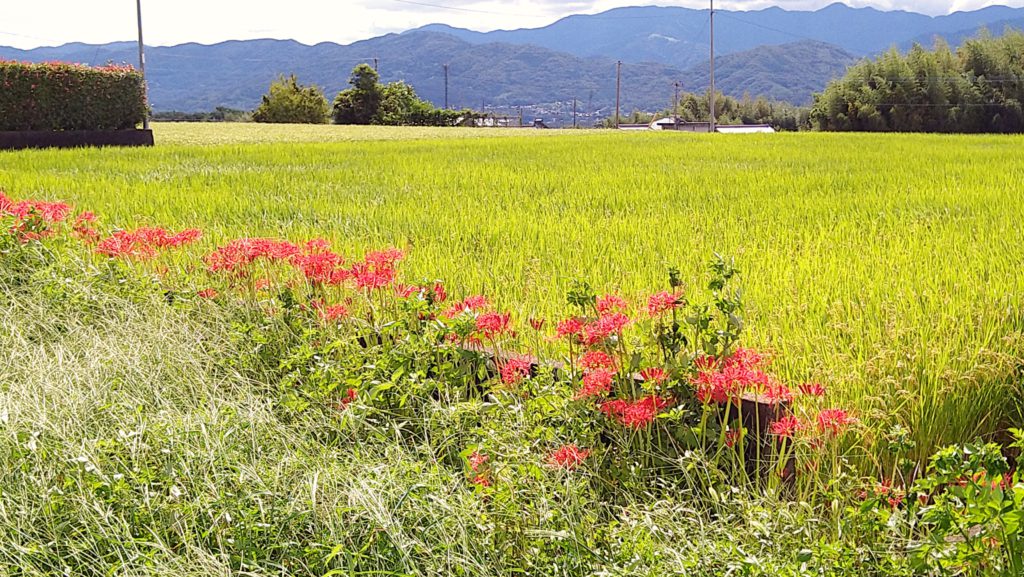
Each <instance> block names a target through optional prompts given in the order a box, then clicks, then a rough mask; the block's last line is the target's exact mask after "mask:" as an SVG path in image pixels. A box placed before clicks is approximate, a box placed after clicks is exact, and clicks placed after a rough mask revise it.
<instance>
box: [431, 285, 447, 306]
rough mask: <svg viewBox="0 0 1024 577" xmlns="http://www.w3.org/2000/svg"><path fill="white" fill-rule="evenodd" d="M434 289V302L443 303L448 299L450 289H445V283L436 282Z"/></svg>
mask: <svg viewBox="0 0 1024 577" xmlns="http://www.w3.org/2000/svg"><path fill="white" fill-rule="evenodd" d="M433 290H434V294H433V302H435V303H443V302H444V301H446V300H448V291H446V290H445V288H444V285H443V284H441V283H439V282H436V283H434V287H433Z"/></svg>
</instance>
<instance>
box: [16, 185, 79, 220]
mask: <svg viewBox="0 0 1024 577" xmlns="http://www.w3.org/2000/svg"><path fill="white" fill-rule="evenodd" d="M0 214H7V215H11V216H13V217H15V218H17V219H19V220H25V219H26V218H28V217H29V216H31V215H32V214H36V215H39V217H40V218H42V219H43V220H44V221H46V222H48V223H57V222H63V221H64V219H66V218H67V217H68V215H69V214H71V205H69V204H67V203H64V202H47V201H45V200H22V201H19V202H14V201H13V200H11V199H10V198H8V197H7V195H5V194H4V193H3V192H2V191H0Z"/></svg>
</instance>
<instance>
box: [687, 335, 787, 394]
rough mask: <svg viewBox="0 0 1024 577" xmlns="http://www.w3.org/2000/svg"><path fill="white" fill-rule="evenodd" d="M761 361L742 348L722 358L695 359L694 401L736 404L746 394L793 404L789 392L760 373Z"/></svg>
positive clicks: (754, 353)
mask: <svg viewBox="0 0 1024 577" xmlns="http://www.w3.org/2000/svg"><path fill="white" fill-rule="evenodd" d="M764 362H765V359H764V358H763V357H762V356H761V355H760V354H758V353H756V352H754V351H751V350H749V349H742V348H741V349H736V351H735V352H734V353H733V354H732V355H730V356H728V357H726V358H724V359H714V358H712V357H704V358H702V359H698V361H697V363H696V364H697V367H698V369H699V372H698V373H697V377H696V378H695V379H694V380H693V386H694V390H695V391H696V394H697V398H698V399H699V400H700V402H702V403H704V404H705V405H707V404H712V403H714V404H718V405H724V404H727V403H738V402H739V401H740V400H741V399H742V398H743V397H744V396H747V395H753V396H755V397H756V398H760V399H764V400H766V401H767V402H769V403H771V404H781V403H787V402H789V401H792V400H793V393H792V391H790V390H789V388H788V387H786V385H784V384H782V383H780V382H778V381H777V380H775V379H774V378H773V377H771V376H769V375H768V373H766V372H765V371H764V370H763V368H762V366H763V363H764Z"/></svg>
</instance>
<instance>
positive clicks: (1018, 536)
mask: <svg viewBox="0 0 1024 577" xmlns="http://www.w3.org/2000/svg"><path fill="white" fill-rule="evenodd" d="M0 224H2V225H3V228H2V229H0V230H2V231H3V232H0V254H2V256H3V258H0V328H2V329H3V330H0V350H3V351H4V352H5V354H7V355H8V356H7V357H5V361H6V362H5V363H4V365H3V367H2V368H0V370H2V371H3V372H2V374H3V376H4V379H3V384H2V386H0V465H2V466H0V489H2V490H0V564H2V566H4V567H5V568H8V571H7V572H8V573H10V574H11V575H14V576H18V577H21V576H29V575H62V574H72V575H83V576H88V577H92V576H96V577H99V576H106V575H111V574H116V573H120V572H123V573H128V574H133V575H134V574H139V575H174V576H178V575H181V576H184V575H188V576H192V575H195V576H197V577H198V576H199V575H210V574H243V573H244V574H260V575H269V574H274V575H363V574H396V573H397V574H401V575H408V576H416V577H419V576H423V577H426V576H432V575H515V574H524V575H538V576H548V575H550V576H559V577H584V576H590V575H595V574H603V575H699V576H705V575H706V576H709V577H710V576H717V575H726V574H727V575H744V576H751V577H754V576H764V577H768V576H776V575H782V576H786V577H803V576H807V577H810V576H812V575H836V576H843V577H847V576H848V577H854V576H858V577H859V576H872V577H883V576H884V577H910V576H921V577H940V576H946V575H963V576H965V577H967V576H970V577H1003V576H1007V577H1008V576H1016V575H1019V574H1020V573H1021V570H1022V568H1024V567H1022V562H1024V549H1022V547H1024V540H1022V532H1021V523H1020V521H1021V519H1022V515H1024V480H1022V479H1021V475H1020V473H1014V474H1012V475H1010V476H1009V477H1007V476H1006V474H1007V473H1008V472H1009V470H1010V467H1009V463H1008V462H1007V460H1006V458H1005V457H1004V456H1003V455H1002V454H1001V452H1000V447H998V446H996V445H993V444H991V443H983V442H975V443H969V444H962V445H954V446H950V447H945V448H941V449H939V450H938V451H937V452H936V454H935V455H934V456H933V457H932V459H931V464H930V466H929V468H928V470H927V472H926V473H925V474H924V475H922V476H921V478H920V479H918V480H917V481H916V482H914V483H913V484H912V485H911V486H910V487H906V486H903V485H901V484H899V483H900V482H899V481H897V480H896V479H886V480H884V482H883V483H879V482H878V481H877V480H872V479H862V478H857V477H855V476H853V475H851V471H850V469H849V468H848V467H845V466H840V467H839V468H838V469H835V470H831V471H830V472H829V475H828V477H827V483H824V484H822V485H820V486H818V487H817V488H816V489H815V491H814V492H813V493H810V494H808V495H806V496H805V497H806V498H799V499H791V498H789V493H788V489H787V488H785V487H783V488H781V489H780V490H778V491H768V492H767V493H766V494H761V493H760V492H758V491H751V490H750V489H751V487H750V485H748V484H746V483H743V482H741V481H740V480H739V479H737V477H736V476H735V475H733V474H729V473H730V471H729V468H728V467H729V461H727V460H724V459H722V460H718V459H715V458H713V457H712V455H710V454H708V453H706V452H705V451H704V450H700V449H693V448H691V449H690V450H683V451H680V452H679V454H676V455H674V456H673V458H671V459H664V460H661V459H658V458H657V456H658V455H659V454H660V453H661V452H662V451H671V450H674V448H673V446H672V441H673V440H675V439H673V438H672V437H671V436H665V437H661V438H660V441H661V442H652V441H654V440H655V439H658V437H653V438H652V437H648V434H649V433H650V434H658V435H660V434H662V433H663V432H665V431H671V430H673V429H674V428H675V427H677V425H678V424H679V423H684V422H687V421H685V419H686V418H687V417H686V416H685V415H673V416H672V417H671V418H665V419H661V420H660V422H659V423H657V424H656V425H655V426H654V427H655V430H656V431H657V432H656V433H655V432H654V431H649V430H641V431H635V432H632V433H629V432H626V431H623V430H621V429H620V430H615V429H612V428H607V429H604V430H602V427H605V426H606V425H607V424H602V422H601V420H600V419H599V418H595V417H594V415H593V410H592V409H591V408H588V407H587V406H586V405H585V404H584V403H581V402H579V401H577V400H574V399H572V393H573V392H574V390H575V385H574V383H571V382H567V381H566V380H565V378H564V377H558V376H556V375H555V374H554V373H553V372H551V371H541V372H539V373H538V374H536V375H532V376H531V377H529V378H527V379H525V381H524V382H522V383H520V386H519V388H506V387H502V386H500V385H496V384H495V383H493V382H489V381H488V380H487V377H486V375H485V376H484V377H483V378H482V379H477V378H474V375H475V374H477V373H476V371H475V370H469V371H466V369H467V368H469V369H472V367H476V366H480V365H482V364H483V365H486V363H488V362H489V359H488V358H487V356H486V355H482V354H471V355H467V356H463V357H456V356H449V355H447V354H444V353H447V352H454V351H453V347H451V345H450V343H446V342H445V340H443V339H439V338H438V337H439V336H440V333H442V332H443V331H442V330H441V327H440V325H439V324H437V323H436V322H435V321H436V319H431V318H430V317H431V315H430V314H429V313H431V312H436V310H437V307H438V306H443V305H442V304H441V303H440V302H439V299H438V298H437V291H436V289H434V290H433V291H424V292H422V293H420V294H419V295H417V296H415V297H412V298H408V299H401V300H400V299H397V298H395V297H393V296H392V297H385V296H384V294H383V293H382V294H369V293H368V294H366V295H364V296H365V298H367V299H369V300H371V301H373V302H374V303H375V304H376V305H377V306H378V307H381V308H377V309H376V311H375V312H376V316H375V317H374V319H373V320H372V321H370V320H368V319H347V320H344V321H341V322H339V323H323V322H322V321H321V320H320V319H319V318H318V317H317V314H316V312H315V311H314V310H313V309H311V308H310V307H302V306H298V303H299V302H308V299H309V298H310V297H311V296H312V295H311V294H306V292H307V291H312V292H313V293H316V292H317V291H321V290H323V288H324V287H316V286H310V285H304V284H303V283H299V284H296V285H295V287H294V288H291V287H288V283H283V287H284V288H282V289H280V290H262V291H259V292H249V289H247V288H246V287H244V286H236V285H235V284H234V283H236V282H238V281H239V280H240V279H243V278H244V277H232V278H230V279H227V280H225V282H226V283H227V284H228V285H229V286H230V287H231V290H232V291H234V292H232V293H230V294H225V295H224V296H222V297H218V298H217V300H214V301H207V300H202V299H200V298H197V297H196V296H195V287H193V286H191V284H190V283H191V282H192V281H198V280H200V279H203V280H208V278H207V277H203V276H201V275H202V274H203V273H197V272H196V271H195V270H194V267H190V266H189V263H187V262H185V261H177V260H175V258H174V257H173V255H168V258H167V260H164V261H162V262H160V263H152V264H153V266H150V265H147V264H146V263H139V262H119V261H111V260H107V259H104V258H100V257H97V256H95V255H92V254H90V253H89V252H88V251H86V250H83V247H82V246H81V245H80V244H76V243H74V242H70V241H69V239H67V238H65V237H64V236H62V235H58V236H43V237H42V241H37V240H26V238H25V237H23V236H21V235H20V233H19V234H11V233H10V232H8V231H9V225H10V224H11V223H10V222H9V221H7V220H5V221H4V222H2V223H0ZM32 226H33V232H37V233H43V232H46V229H45V227H44V226H43V224H40V223H33V225H32ZM165 266H169V267H171V270H173V271H175V274H173V275H166V276H164V277H163V278H162V279H161V280H159V281H158V280H156V277H155V276H154V273H155V272H157V271H160V270H163V267H165ZM262 272H265V271H262ZM190 274H196V275H197V276H196V277H195V278H189V277H188V276H187V275H190ZM736 274H737V271H736V268H735V266H734V265H733V263H732V262H731V261H728V260H726V259H722V258H717V257H716V258H715V259H714V260H713V261H712V265H711V267H710V270H709V271H708V277H709V280H708V283H707V286H708V290H709V291H710V293H711V294H710V301H711V303H709V304H712V305H713V306H714V307H715V309H716V310H717V311H719V312H723V313H724V311H725V310H733V311H734V310H735V309H736V308H738V303H735V302H734V303H732V304H730V303H728V302H724V301H726V300H730V301H731V300H732V299H733V297H730V296H727V295H730V294H733V295H734V292H733V291H731V290H728V289H729V285H730V283H731V282H735V280H737V279H736ZM179 275H186V276H184V277H179ZM242 282H243V284H244V280H243V281H242ZM668 284H669V285H670V286H671V287H672V288H679V287H680V286H682V282H681V277H680V273H679V272H677V271H672V272H670V274H669V283H668ZM690 293H691V294H693V293H694V291H690ZM171 296H173V297H174V298H170V297H171ZM693 296H694V297H699V296H700V295H699V294H694V295H693ZM593 297H594V292H593V290H592V289H591V288H590V287H589V286H587V285H586V284H585V283H578V284H577V285H576V286H575V287H574V289H573V291H572V296H571V302H572V305H573V306H574V307H577V308H579V309H586V310H588V311H589V310H591V309H593V307H594V306H595V300H596V299H595V298H593ZM356 298H363V297H358V296H357V297H356ZM720 301H721V304H719V303H720ZM424 313H426V314H424ZM586 314H592V313H590V312H588V313H586ZM714 317H715V319H714V320H713V321H712V322H711V323H709V325H708V327H713V326H727V324H728V321H727V320H726V319H725V318H724V317H723V315H719V314H718V313H715V314H714ZM718 321H722V322H724V323H725V324H722V325H719V324H718ZM710 330H711V332H712V333H714V332H716V329H710ZM705 334H706V331H705ZM694 340H695V341H702V340H706V339H703V338H696V339H694ZM439 353H440V354H439ZM492 368H493V367H492ZM43 369H45V370H43ZM349 388H356V389H358V395H356V396H354V397H353V396H347V395H346V394H345V391H346V390H347V389H349ZM689 422H691V423H692V421H689ZM1013 434H1014V436H1015V439H1016V440H1015V442H1014V443H1012V444H1011V445H1010V446H1008V447H1006V449H1008V450H1019V449H1021V448H1024V434H1022V433H1021V432H1020V431H1013ZM886 438H887V445H888V446H889V447H891V448H892V450H894V451H895V452H897V453H900V452H902V451H906V450H909V449H910V448H911V447H910V443H909V440H908V438H907V436H906V434H905V431H903V430H900V429H893V430H891V431H890V432H889V433H888V434H887V435H886ZM709 440H710V439H709ZM712 442H713V440H712ZM567 443H575V444H579V445H580V446H585V447H591V448H593V449H594V453H593V454H592V455H591V456H589V457H588V458H587V459H585V460H584V462H583V463H581V464H580V466H579V467H577V468H575V469H562V468H557V467H552V466H551V465H550V463H549V462H548V461H547V458H546V455H547V454H548V453H549V452H550V451H551V449H553V448H555V447H558V446H560V445H564V444H567ZM641 447H643V448H645V450H641ZM719 448H721V447H719ZM818 449H819V451H820V447H819V448H818ZM473 455H476V456H477V459H476V460H471V456H473ZM481 456H483V457H486V458H485V459H483V460H482V461H481V460H480V457H481ZM826 456H827V455H826ZM817 457H818V458H819V459H820V458H821V457H822V455H821V453H819V454H818V456H817ZM481 480H486V483H484V482H481Z"/></svg>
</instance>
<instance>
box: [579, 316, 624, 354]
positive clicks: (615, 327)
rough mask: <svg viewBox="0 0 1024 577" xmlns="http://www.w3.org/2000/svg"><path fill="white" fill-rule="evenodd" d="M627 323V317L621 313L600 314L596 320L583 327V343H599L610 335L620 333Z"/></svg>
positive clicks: (590, 344) (589, 344)
mask: <svg viewBox="0 0 1024 577" xmlns="http://www.w3.org/2000/svg"><path fill="white" fill-rule="evenodd" d="M628 324H629V317H627V316H626V315H624V314H622V313H610V314H606V315H601V316H600V317H598V318H597V320H596V321H594V322H592V323H588V324H587V325H586V326H585V327H583V339H582V340H583V344H585V345H587V346H593V345H595V344H597V343H600V342H602V341H604V340H606V339H608V338H609V337H611V336H612V335H617V334H619V333H621V332H622V329H624V328H625V327H626V325H628Z"/></svg>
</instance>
